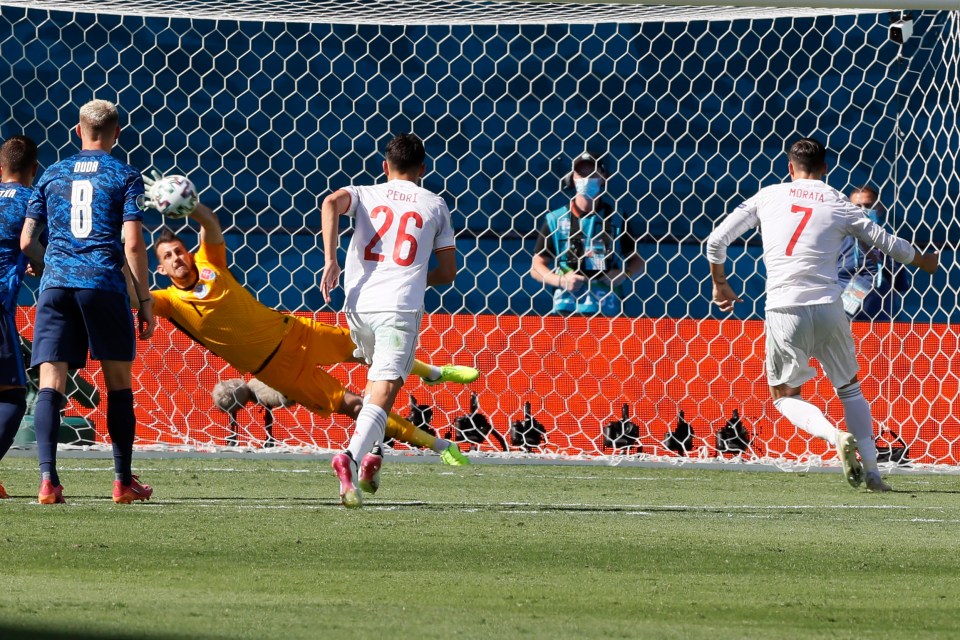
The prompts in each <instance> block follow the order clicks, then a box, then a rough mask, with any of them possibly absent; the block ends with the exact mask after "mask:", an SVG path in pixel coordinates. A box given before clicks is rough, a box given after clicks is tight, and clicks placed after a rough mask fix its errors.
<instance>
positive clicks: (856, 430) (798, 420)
mask: <svg viewBox="0 0 960 640" xmlns="http://www.w3.org/2000/svg"><path fill="white" fill-rule="evenodd" d="M788 158H789V165H788V168H789V171H790V178H791V179H792V181H791V182H787V183H783V184H778V185H773V186H770V187H766V188H765V189H762V190H760V192H759V193H757V195H755V196H754V197H752V198H750V199H749V200H747V201H746V202H744V203H743V204H741V205H740V206H739V207H737V208H736V209H735V210H734V211H733V212H732V213H731V214H730V215H728V216H727V217H726V218H725V219H724V220H723V222H721V223H720V225H718V226H717V228H716V229H714V231H713V233H711V234H710V237H709V238H708V239H707V259H708V260H709V261H710V275H711V276H712V278H713V301H714V302H715V303H716V304H717V305H719V307H720V309H721V310H722V311H730V310H732V309H733V305H734V303H736V302H740V301H741V299H740V298H739V297H737V295H736V294H735V293H734V292H733V288H732V287H731V286H730V283H729V282H728V281H727V276H726V273H725V271H724V262H725V261H726V257H727V247H728V246H729V245H730V243H731V242H732V241H733V240H735V239H736V238H738V237H740V236H741V235H742V234H743V233H744V232H746V231H749V230H751V229H753V228H755V227H757V226H759V227H760V233H761V237H762V239H763V261H764V264H765V265H766V267H767V286H766V295H767V301H766V320H765V322H764V328H765V334H766V351H767V355H766V368H767V380H768V382H769V383H770V392H771V394H772V396H773V399H774V402H773V404H774V406H775V407H776V408H777V410H778V411H779V412H780V413H781V414H783V416H784V417H786V418H787V419H788V420H789V421H790V422H791V423H793V425H794V426H796V427H797V428H798V429H802V430H804V431H806V432H807V433H810V434H811V435H814V436H817V437H819V438H822V439H824V440H826V441H827V442H828V443H830V444H831V445H833V446H835V447H837V449H838V453H839V455H840V460H841V462H842V463H843V470H844V476H845V477H846V479H847V481H848V482H849V483H850V484H851V485H852V486H854V487H856V486H859V485H860V483H861V482H863V480H864V471H865V472H866V483H867V489H868V490H870V491H889V490H890V487H889V485H887V484H886V483H885V482H884V481H883V480H882V479H881V477H880V472H879V470H878V469H877V448H876V444H875V443H874V436H873V418H872V417H871V415H870V405H869V404H867V401H866V399H865V398H864V397H863V393H862V392H861V390H860V383H859V381H858V380H857V372H858V371H859V369H860V367H859V364H858V363H857V356H856V349H855V347H854V343H853V334H852V333H851V330H850V322H849V320H848V319H847V316H846V314H845V312H844V310H843V304H842V303H841V301H840V294H841V288H840V285H839V284H838V281H837V257H838V256H839V255H840V245H841V243H842V242H843V239H844V238H845V237H847V236H854V237H855V238H857V239H858V240H860V241H862V242H864V243H865V244H868V245H870V246H874V247H876V248H878V249H880V251H882V252H883V253H885V254H887V255H889V256H890V257H891V258H893V259H894V260H896V261H898V262H902V263H905V264H912V265H914V266H916V267H919V268H920V269H922V270H924V271H926V272H927V273H934V272H935V271H936V270H937V268H938V266H939V255H938V254H937V253H935V252H934V253H927V254H921V253H920V252H919V251H916V250H915V249H914V248H913V246H911V244H910V243H909V242H907V241H906V240H903V239H901V238H898V237H896V236H894V235H891V234H889V233H887V232H886V231H884V230H883V228H882V227H880V226H879V225H878V224H876V223H875V222H873V221H872V220H871V219H870V218H868V217H867V216H866V214H865V213H864V212H863V211H862V210H861V209H860V208H859V207H857V206H855V205H853V204H851V202H850V201H849V200H848V199H847V197H846V196H844V195H843V194H842V193H840V192H839V191H837V190H836V189H832V188H831V187H829V186H827V185H826V184H825V183H824V182H823V179H822V178H823V176H824V175H825V174H826V172H827V164H826V149H825V148H824V146H823V144H821V143H820V142H819V141H817V140H814V139H811V138H804V139H801V140H798V141H797V142H795V143H794V144H793V145H792V146H791V147H790V151H789V153H788ZM811 357H814V358H816V359H817V361H818V362H819V363H820V364H821V365H822V366H823V370H824V373H826V375H827V377H828V378H829V379H830V382H831V383H832V384H833V386H834V387H835V388H836V389H837V396H838V397H839V398H840V401H841V402H842V403H843V413H844V418H845V419H846V423H847V429H848V430H849V433H847V432H843V431H840V430H838V429H837V428H836V427H835V426H834V425H833V424H831V423H830V422H829V421H828V420H827V418H826V416H825V415H824V413H823V412H822V411H821V410H820V409H818V408H817V407H815V406H814V405H812V404H810V403H809V402H806V401H804V400H803V399H802V398H801V393H800V391H801V387H802V385H803V383H804V382H807V381H808V380H810V379H811V378H813V376H814V375H815V370H814V369H813V367H811V366H810V364H809V361H810V358H811ZM858 448H859V451H860V458H861V460H857V449H858Z"/></svg>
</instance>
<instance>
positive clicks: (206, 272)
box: [200, 267, 217, 280]
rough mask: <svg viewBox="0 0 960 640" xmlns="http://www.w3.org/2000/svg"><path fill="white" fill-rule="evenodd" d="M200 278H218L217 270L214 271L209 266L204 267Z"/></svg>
mask: <svg viewBox="0 0 960 640" xmlns="http://www.w3.org/2000/svg"><path fill="white" fill-rule="evenodd" d="M200 279H201V280H216V279H217V272H216V271H214V270H213V269H210V268H208V267H204V268H203V270H202V271H200Z"/></svg>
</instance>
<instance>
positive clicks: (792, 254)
mask: <svg viewBox="0 0 960 640" xmlns="http://www.w3.org/2000/svg"><path fill="white" fill-rule="evenodd" d="M758 225H759V226H760V235H761V237H762V239H763V262H764V264H765V265H766V267H767V301H766V308H767V309H780V308H784V307H795V306H804V305H811V304H826V303H830V302H833V301H835V300H837V299H838V298H839V297H840V294H841V289H840V285H839V284H838V282H837V259H838V258H839V256H840V245H841V243H842V242H843V239H844V238H845V237H846V236H854V237H855V238H857V239H859V240H860V241H862V242H863V243H865V244H867V245H869V246H874V247H876V248H878V249H880V251H882V252H883V253H885V254H887V255H889V256H890V257H891V258H893V259H894V260H896V261H898V262H904V263H908V262H911V261H912V260H913V258H914V249H913V246H912V245H911V244H910V243H909V242H907V241H906V240H903V239H901V238H898V237H896V236H894V235H892V234H890V233H887V232H886V231H884V230H883V228H882V227H881V226H880V225H878V224H876V223H875V222H873V221H872V220H870V218H868V217H867V216H866V214H865V213H864V212H863V211H861V209H860V208H859V207H858V206H856V205H854V204H853V203H851V202H850V200H848V199H847V197H846V196H845V195H843V194H842V193H840V192H839V191H837V190H836V189H833V188H831V187H829V186H828V185H827V184H825V183H824V182H823V181H822V180H794V181H793V182H786V183H783V184H777V185H773V186H770V187H766V188H764V189H761V190H760V192H759V193H757V195H755V196H753V197H752V198H750V199H749V200H747V201H746V202H744V203H743V204H741V205H740V206H739V207H737V208H736V209H735V210H734V211H733V212H732V213H730V215H728V216H727V217H726V219H724V221H723V222H722V223H720V225H719V226H717V228H716V229H714V231H713V233H711V234H710V237H709V238H708V239H707V259H708V260H709V261H710V262H712V263H714V264H723V262H724V261H725V260H726V258H727V247H728V246H729V245H730V243H731V242H733V240H735V239H736V238H738V237H740V236H741V235H742V234H743V233H744V232H746V231H748V230H750V229H753V228H754V227H756V226H758Z"/></svg>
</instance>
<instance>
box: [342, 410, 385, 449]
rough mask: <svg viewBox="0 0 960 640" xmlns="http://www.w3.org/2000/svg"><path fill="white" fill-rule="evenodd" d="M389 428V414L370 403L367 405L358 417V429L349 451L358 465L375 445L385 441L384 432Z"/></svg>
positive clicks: (354, 433)
mask: <svg viewBox="0 0 960 640" xmlns="http://www.w3.org/2000/svg"><path fill="white" fill-rule="evenodd" d="M386 428H387V412H386V411H384V410H383V409H381V408H380V407H378V406H377V405H375V404H373V403H370V404H365V405H364V406H363V408H362V409H360V414H359V415H357V428H356V429H354V431H353V436H352V437H351V438H350V445H349V446H348V447H347V451H349V452H350V455H352V456H353V459H354V460H356V462H357V464H360V462H361V461H362V460H363V456H365V455H367V454H368V453H370V450H371V449H373V445H374V444H376V443H377V442H380V441H381V440H383V434H384V431H385V430H386Z"/></svg>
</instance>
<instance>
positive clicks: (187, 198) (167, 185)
mask: <svg viewBox="0 0 960 640" xmlns="http://www.w3.org/2000/svg"><path fill="white" fill-rule="evenodd" d="M144 202H145V204H146V205H147V206H149V207H153V208H154V209H156V210H157V211H159V212H160V213H161V214H162V215H164V216H166V217H167V218H173V219H180V218H186V217H187V216H188V215H190V214H191V213H193V210H194V209H196V208H197V189H196V187H194V186H193V183H192V182H190V179H189V178H187V177H186V176H164V177H162V178H160V179H159V180H155V181H153V182H152V183H151V184H150V186H149V187H147V192H146V198H145V201H144Z"/></svg>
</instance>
